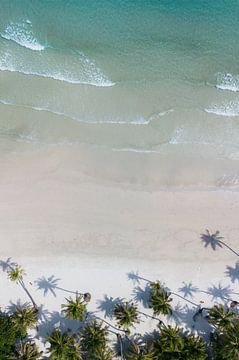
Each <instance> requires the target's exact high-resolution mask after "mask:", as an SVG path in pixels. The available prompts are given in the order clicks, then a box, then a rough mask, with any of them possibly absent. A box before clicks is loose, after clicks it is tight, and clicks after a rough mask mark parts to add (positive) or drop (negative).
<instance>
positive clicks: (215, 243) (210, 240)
mask: <svg viewBox="0 0 239 360" xmlns="http://www.w3.org/2000/svg"><path fill="white" fill-rule="evenodd" d="M222 239H224V237H223V236H220V231H218V230H217V231H216V232H215V233H213V234H211V233H210V232H209V230H208V229H206V230H205V234H201V240H202V242H203V243H204V247H205V248H206V247H208V246H209V245H210V246H211V248H212V249H213V250H216V249H217V247H219V248H222V247H223V246H225V247H226V248H227V249H228V250H230V251H231V252H233V253H234V254H235V255H237V256H239V254H238V253H237V252H236V251H235V250H233V249H232V248H231V247H230V246H229V245H227V244H226V243H225V242H224V241H222Z"/></svg>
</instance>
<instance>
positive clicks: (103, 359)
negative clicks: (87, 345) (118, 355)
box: [86, 347, 114, 360]
mask: <svg viewBox="0 0 239 360" xmlns="http://www.w3.org/2000/svg"><path fill="white" fill-rule="evenodd" d="M113 359H114V353H113V351H112V350H111V349H110V348H108V347H107V348H105V349H101V350H96V351H95V354H94V355H92V356H91V355H90V357H86V360H113Z"/></svg>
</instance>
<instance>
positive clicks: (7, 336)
mask: <svg viewBox="0 0 239 360" xmlns="http://www.w3.org/2000/svg"><path fill="white" fill-rule="evenodd" d="M20 337H21V333H20V331H19V330H18V329H16V328H15V327H14V326H13V323H12V316H11V315H9V314H6V313H4V312H1V311H0V359H7V358H8V357H9V356H10V355H12V354H13V351H14V347H15V344H16V342H17V341H18V340H19V338H20Z"/></svg>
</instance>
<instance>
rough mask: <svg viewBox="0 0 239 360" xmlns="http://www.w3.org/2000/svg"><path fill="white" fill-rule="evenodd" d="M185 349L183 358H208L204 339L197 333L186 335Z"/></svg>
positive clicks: (204, 359) (202, 359) (193, 359)
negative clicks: (196, 334)
mask: <svg viewBox="0 0 239 360" xmlns="http://www.w3.org/2000/svg"><path fill="white" fill-rule="evenodd" d="M183 339H184V349H183V355H182V359H184V360H206V359H208V354H207V351H206V344H205V343H204V341H203V340H202V339H201V338H200V337H199V336H195V335H184V337H183Z"/></svg>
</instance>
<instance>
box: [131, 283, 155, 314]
mask: <svg viewBox="0 0 239 360" xmlns="http://www.w3.org/2000/svg"><path fill="white" fill-rule="evenodd" d="M150 294H151V287H150V284H149V283H147V284H146V286H145V288H144V289H143V288H142V287H140V286H136V287H135V288H134V289H133V297H134V300H136V301H137V302H139V303H141V304H142V305H143V306H144V307H145V308H148V307H149V300H150Z"/></svg>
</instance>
